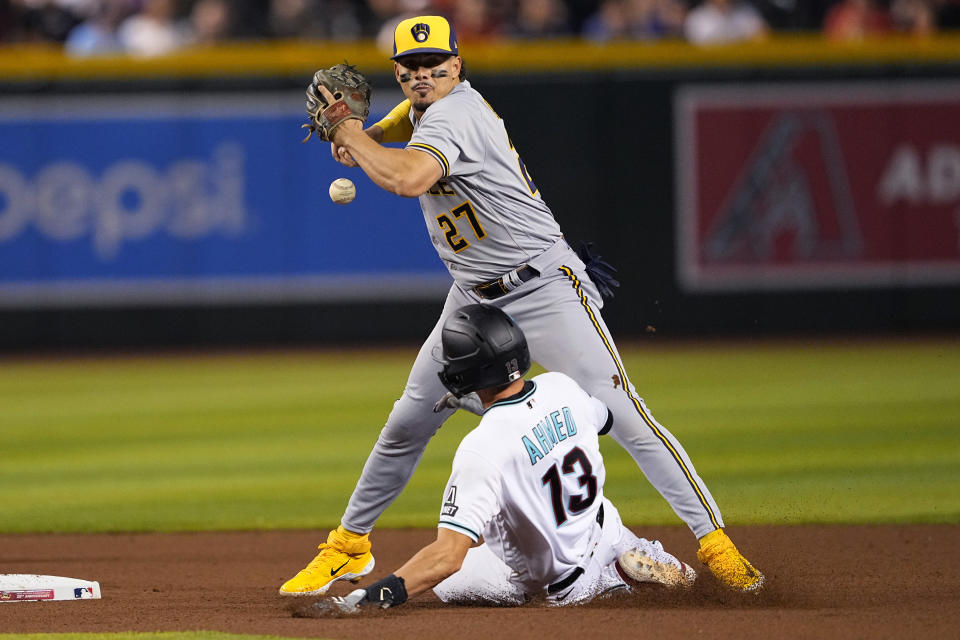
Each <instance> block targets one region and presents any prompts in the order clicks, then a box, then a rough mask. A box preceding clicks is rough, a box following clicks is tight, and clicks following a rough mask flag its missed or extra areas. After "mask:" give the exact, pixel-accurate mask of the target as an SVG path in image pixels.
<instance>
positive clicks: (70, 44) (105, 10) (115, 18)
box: [64, 0, 134, 56]
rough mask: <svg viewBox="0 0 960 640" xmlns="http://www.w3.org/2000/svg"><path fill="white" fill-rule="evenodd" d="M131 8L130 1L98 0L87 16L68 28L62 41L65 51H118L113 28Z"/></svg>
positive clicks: (80, 53)
mask: <svg viewBox="0 0 960 640" xmlns="http://www.w3.org/2000/svg"><path fill="white" fill-rule="evenodd" d="M133 10H134V6H133V3H132V2H131V1H130V0H100V2H99V3H98V4H97V6H96V7H95V8H94V9H93V10H92V13H91V14H90V16H89V17H88V18H87V19H86V20H84V21H83V22H81V23H80V24H78V25H77V26H76V27H74V28H73V29H72V30H71V31H70V35H68V36H67V41H66V42H65V43H64V48H65V50H66V52H67V53H68V54H70V55H72V56H96V55H106V54H117V53H122V52H123V50H124V47H123V44H122V43H121V42H120V37H119V35H118V33H117V30H118V29H119V27H120V24H121V23H122V22H123V21H124V20H125V19H127V17H129V16H130V14H131V13H132V12H133Z"/></svg>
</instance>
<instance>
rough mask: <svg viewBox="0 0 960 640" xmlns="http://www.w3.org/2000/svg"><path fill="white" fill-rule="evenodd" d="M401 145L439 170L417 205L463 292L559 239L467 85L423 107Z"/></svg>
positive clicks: (496, 125)
mask: <svg viewBox="0 0 960 640" xmlns="http://www.w3.org/2000/svg"><path fill="white" fill-rule="evenodd" d="M407 148H408V149H416V150H417V151H422V152H424V153H428V154H430V155H431V156H433V157H434V158H435V159H436V160H437V162H439V163H440V166H441V167H442V168H443V177H442V178H441V179H440V181H438V182H437V184H436V185H434V187H433V188H432V189H430V190H429V191H427V192H426V193H425V194H423V195H422V196H420V206H421V208H422V209H423V219H424V221H425V222H426V224H427V230H428V231H429V233H430V240H431V241H432V242H433V246H434V247H435V248H436V250H437V253H438V254H440V259H441V260H443V263H444V264H445V265H446V266H447V269H449V270H450V275H452V276H453V279H454V280H456V281H457V283H458V284H460V285H461V286H462V287H464V288H466V289H469V288H470V287H472V286H474V285H477V284H480V283H481V282H488V281H490V280H495V279H497V278H499V277H500V276H502V275H503V274H505V273H507V272H508V271H510V270H512V269H514V268H515V267H517V266H518V265H522V264H526V263H527V262H529V261H530V260H531V259H533V258H534V257H535V256H537V255H540V254H541V253H543V252H544V251H546V250H547V249H549V248H550V247H551V246H552V245H553V244H554V243H556V242H557V240H559V239H560V237H561V235H562V234H561V233H560V226H559V225H558V224H557V221H556V220H555V219H554V217H553V213H552V212H551V211H550V208H549V207H547V205H546V203H544V201H543V199H542V198H541V197H540V192H539V191H538V190H537V187H536V185H535V184H534V183H533V180H532V179H531V178H530V175H529V173H528V172H527V170H526V167H525V166H524V164H523V161H522V160H521V159H520V156H519V154H518V153H517V152H516V150H515V149H514V148H513V143H512V142H511V141H510V137H509V136H508V135H507V130H506V127H505V126H504V124H503V120H502V119H500V116H498V115H497V114H496V112H495V111H494V110H493V108H492V107H491V106H490V105H489V104H487V102H486V100H484V99H483V97H482V96H481V95H480V94H479V93H477V91H476V90H474V89H473V88H472V87H471V86H470V83H469V82H462V83H460V84H458V85H457V86H456V87H454V88H453V91H451V92H450V93H449V94H448V95H447V96H446V97H444V98H443V99H442V100H440V101H438V102H437V103H436V104H433V105H431V106H430V108H429V109H427V111H426V113H424V115H423V117H422V118H420V121H419V122H415V123H414V131H413V137H412V138H411V139H410V143H409V144H408V145H407Z"/></svg>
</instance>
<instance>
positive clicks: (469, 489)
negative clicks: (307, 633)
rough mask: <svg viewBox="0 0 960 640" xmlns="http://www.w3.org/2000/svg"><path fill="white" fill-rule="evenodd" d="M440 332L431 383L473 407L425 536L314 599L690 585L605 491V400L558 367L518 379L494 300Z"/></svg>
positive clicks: (474, 597)
mask: <svg viewBox="0 0 960 640" xmlns="http://www.w3.org/2000/svg"><path fill="white" fill-rule="evenodd" d="M441 342H442V344H443V357H442V360H443V370H442V372H441V374H440V379H441V381H442V382H443V384H444V386H446V388H447V389H449V390H450V393H451V394H453V396H454V397H458V398H459V397H463V396H464V395H465V394H466V393H470V392H476V393H477V394H478V397H479V400H480V401H481V403H482V406H483V410H484V414H483V419H482V420H481V421H480V424H479V426H477V428H476V429H474V430H473V431H471V432H470V433H469V434H467V436H466V437H464V439H463V441H462V442H461V443H460V446H459V448H458V449H457V454H456V456H455V457H454V459H453V472H452V473H451V475H450V480H449V481H448V482H447V486H446V489H445V490H444V493H443V495H444V499H443V505H442V507H441V511H440V522H439V528H438V531H437V539H436V541H435V542H433V543H432V544H430V545H428V546H426V547H424V548H423V549H421V550H420V552H419V553H417V554H416V555H415V556H414V557H413V558H412V559H411V560H409V561H408V562H407V563H406V564H404V565H403V566H402V567H400V568H399V569H397V571H396V572H395V573H393V574H391V575H389V576H387V577H386V578H384V579H382V580H380V581H378V582H376V583H375V584H373V585H371V586H370V587H368V588H366V589H358V590H355V591H354V592H352V593H351V594H349V595H347V596H345V597H335V598H331V599H329V600H326V601H321V602H319V603H317V605H315V608H316V609H319V610H322V611H325V610H329V611H334V612H346V613H355V612H358V611H360V610H361V608H362V607H364V606H367V605H376V606H379V607H383V608H386V607H391V606H396V605H399V604H403V602H405V601H406V599H407V597H408V596H413V595H416V594H417V593H420V592H421V591H425V590H426V589H429V588H431V587H432V588H433V590H434V593H436V594H437V596H439V597H440V599H441V600H443V601H444V602H457V603H461V604H465V603H471V604H477V603H479V604H486V605H489V604H495V605H520V604H524V603H525V602H527V601H528V600H530V599H533V598H536V597H537V596H542V597H543V598H544V599H545V601H546V603H547V604H548V605H552V606H565V605H571V604H581V603H584V602H587V601H589V600H592V599H593V598H595V597H597V596H602V595H605V594H608V593H610V592H613V591H619V590H627V589H629V588H630V586H631V585H633V584H636V583H637V582H649V583H656V584H660V585H663V586H665V587H669V588H677V587H689V586H690V585H692V584H693V582H694V580H696V572H694V571H693V569H691V568H690V567H688V566H687V565H685V564H684V563H682V562H680V561H679V560H677V559H676V558H674V557H673V556H672V555H670V554H669V553H667V552H666V551H664V550H663V546H662V545H661V544H660V543H659V542H650V541H648V540H645V539H643V538H638V537H637V536H635V535H634V534H633V532H631V531H630V530H629V529H627V528H626V527H624V526H623V524H622V523H621V521H620V515H619V513H618V512H617V509H616V507H614V506H613V504H612V503H611V502H610V501H609V500H607V499H606V498H604V495H603V483H604V476H605V471H604V466H603V457H602V456H601V455H600V440H599V437H598V436H599V435H603V434H605V433H607V432H608V431H609V430H610V428H611V425H612V424H613V421H614V420H613V416H612V414H611V413H610V410H609V409H608V408H607V407H606V405H604V404H603V403H602V402H600V401H599V400H597V399H596V398H594V397H592V396H590V395H589V394H588V393H587V392H586V391H584V390H583V389H581V388H580V387H579V386H578V385H577V383H576V382H574V381H573V380H571V379H570V378H569V377H567V376H566V375H564V374H562V373H559V372H551V373H545V374H542V375H539V376H537V377H536V378H534V379H533V380H524V379H523V375H524V374H525V373H526V372H527V371H528V370H529V369H530V352H529V349H528V347H527V342H526V339H525V338H524V335H523V332H522V331H521V330H520V328H519V327H518V326H517V325H516V323H515V322H514V321H513V320H512V319H511V318H510V317H509V316H508V315H507V314H506V313H504V312H503V311H501V310H500V309H499V308H497V307H495V306H493V305H487V304H472V305H467V306H465V307H462V308H460V309H458V310H456V311H455V312H453V313H452V314H450V315H448V316H447V319H446V320H445V322H444V324H443V330H442V333H441ZM481 535H482V536H483V540H484V543H483V544H482V545H480V546H476V547H474V546H473V545H474V544H475V543H476V542H478V541H479V538H480V536H481ZM471 547H472V548H471Z"/></svg>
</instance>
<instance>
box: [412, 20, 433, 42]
mask: <svg viewBox="0 0 960 640" xmlns="http://www.w3.org/2000/svg"><path fill="white" fill-rule="evenodd" d="M410 34H411V35H413V39H414V40H416V41H417V42H426V41H427V38H429V37H430V25H428V24H424V23H422V22H418V23H417V24H415V25H413V26H412V27H410Z"/></svg>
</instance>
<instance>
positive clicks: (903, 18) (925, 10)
mask: <svg viewBox="0 0 960 640" xmlns="http://www.w3.org/2000/svg"><path fill="white" fill-rule="evenodd" d="M890 19H891V21H892V22H893V28H894V29H895V30H897V31H899V32H901V33H907V34H910V35H913V36H918V37H926V36H929V35H932V34H933V33H934V32H935V31H936V30H937V17H936V14H935V13H934V8H933V5H932V4H931V3H930V2H928V0H893V2H891V3H890Z"/></svg>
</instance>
